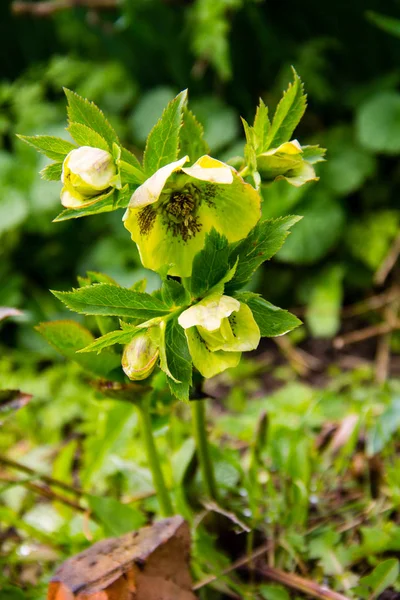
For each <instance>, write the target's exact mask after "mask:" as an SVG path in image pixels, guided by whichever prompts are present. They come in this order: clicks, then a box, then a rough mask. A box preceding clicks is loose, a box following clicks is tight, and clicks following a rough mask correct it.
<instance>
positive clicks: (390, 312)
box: [375, 300, 400, 383]
mask: <svg viewBox="0 0 400 600" xmlns="http://www.w3.org/2000/svg"><path fill="white" fill-rule="evenodd" d="M399 304H400V300H396V301H395V302H393V303H392V304H390V305H389V306H387V307H386V308H385V311H384V317H385V320H386V322H387V323H388V324H389V325H394V324H395V323H396V321H397V318H398V312H399ZM391 339H392V334H391V333H384V334H383V335H382V336H381V337H380V338H379V340H378V347H377V351H376V362H375V379H376V382H377V383H384V382H385V381H386V379H387V378H388V375H389V370H390V341H391Z"/></svg>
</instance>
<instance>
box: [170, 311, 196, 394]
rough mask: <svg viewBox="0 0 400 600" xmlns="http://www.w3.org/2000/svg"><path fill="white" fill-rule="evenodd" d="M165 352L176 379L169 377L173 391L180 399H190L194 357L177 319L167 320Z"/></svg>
mask: <svg viewBox="0 0 400 600" xmlns="http://www.w3.org/2000/svg"><path fill="white" fill-rule="evenodd" d="M165 352H166V360H167V364H168V369H169V371H170V373H171V374H172V376H173V377H174V378H175V379H176V381H174V380H173V379H171V378H170V377H168V385H169V387H170V390H171V393H172V394H173V395H174V396H176V397H177V398H178V399H179V400H183V401H188V400H189V388H190V386H191V384H192V359H191V357H190V353H189V347H188V343H187V340H186V336H185V332H184V330H183V329H182V327H181V326H180V325H179V324H178V321H177V319H171V320H170V321H168V322H167V326H166V330H165Z"/></svg>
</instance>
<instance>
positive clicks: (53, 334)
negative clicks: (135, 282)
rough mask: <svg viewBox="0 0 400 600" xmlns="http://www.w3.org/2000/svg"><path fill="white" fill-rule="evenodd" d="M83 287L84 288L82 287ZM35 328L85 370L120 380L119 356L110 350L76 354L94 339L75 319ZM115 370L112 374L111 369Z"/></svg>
mask: <svg viewBox="0 0 400 600" xmlns="http://www.w3.org/2000/svg"><path fill="white" fill-rule="evenodd" d="M82 289H84V288H82ZM36 329H37V330H38V331H39V333H40V334H41V335H42V336H43V337H44V338H45V339H46V340H47V342H48V343H49V344H50V345H51V346H53V348H55V349H56V350H58V352H60V353H61V354H62V355H63V356H65V357H66V358H68V359H70V360H73V361H74V362H76V363H78V364H79V365H80V366H81V367H83V369H85V371H88V372H90V373H92V374H93V375H96V376H99V377H106V378H109V379H116V380H120V379H121V378H122V371H120V369H119V368H120V367H121V358H120V356H119V355H118V354H116V353H114V352H112V351H111V350H108V351H105V352H103V353H102V354H101V356H96V355H94V354H77V351H78V350H81V349H82V348H84V347H85V346H88V345H89V344H91V343H92V342H93V341H94V337H93V335H92V334H91V333H90V331H89V330H88V329H85V327H82V325H80V324H79V323H76V322H75V321H67V320H65V321H51V322H48V323H40V324H39V325H38V326H37V327H36ZM115 370H118V371H116V372H115V373H114V374H113V373H112V372H113V371H115Z"/></svg>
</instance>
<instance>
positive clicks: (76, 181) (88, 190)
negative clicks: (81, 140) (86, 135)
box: [61, 146, 117, 208]
mask: <svg viewBox="0 0 400 600" xmlns="http://www.w3.org/2000/svg"><path fill="white" fill-rule="evenodd" d="M116 175H117V169H116V166H115V163H114V160H113V157H112V156H111V154H110V153H109V152H106V150H101V149H100V148H92V147H91V146H81V147H80V148H76V149H75V150H72V151H71V152H70V153H69V154H68V155H67V156H66V157H65V160H64V163H63V169H62V175H61V181H62V182H63V184H64V187H63V189H62V190H61V203H62V205H63V206H65V207H66V208H77V207H80V206H82V205H83V204H86V203H88V202H91V201H92V200H93V199H94V198H95V197H96V196H99V195H100V194H101V193H103V192H105V191H106V190H107V189H108V188H110V187H111V186H112V185H113V184H114V183H115V182H116Z"/></svg>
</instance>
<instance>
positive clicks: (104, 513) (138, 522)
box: [87, 496, 146, 536]
mask: <svg viewBox="0 0 400 600" xmlns="http://www.w3.org/2000/svg"><path fill="white" fill-rule="evenodd" d="M87 501H88V504H89V508H90V509H91V510H92V512H93V515H94V516H95V517H96V520H97V521H99V522H100V524H101V525H102V526H103V529H104V534H105V535H106V536H120V535H123V534H124V533H129V532H130V531H136V530H137V529H139V528H140V527H142V526H143V525H145V523H146V519H145V517H144V515H143V513H141V512H140V511H139V510H138V509H136V508H134V507H133V506H129V505H128V504H122V503H121V502H119V501H118V500H117V499H116V498H111V497H110V498H105V497H103V496H87Z"/></svg>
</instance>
